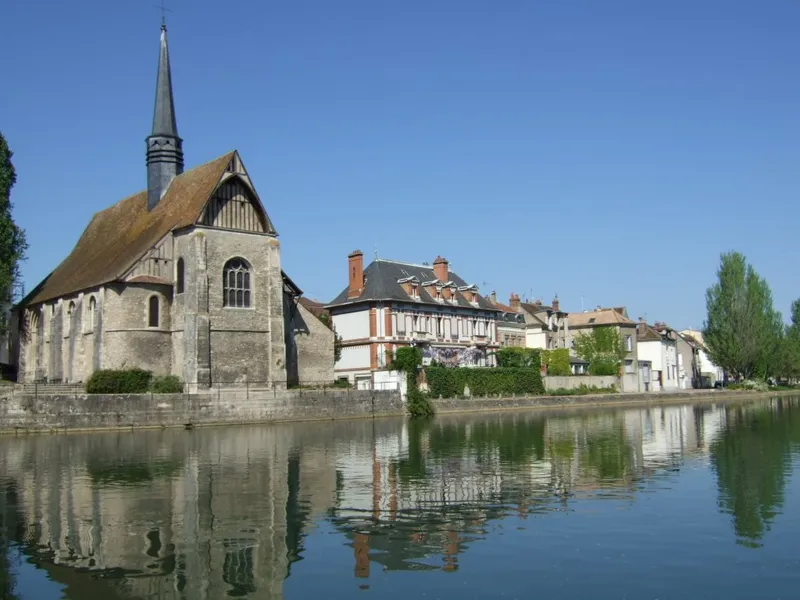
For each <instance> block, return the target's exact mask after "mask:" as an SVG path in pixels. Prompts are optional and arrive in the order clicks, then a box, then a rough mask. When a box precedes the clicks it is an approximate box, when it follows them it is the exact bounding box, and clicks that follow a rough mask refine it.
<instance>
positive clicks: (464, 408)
mask: <svg viewBox="0 0 800 600" xmlns="http://www.w3.org/2000/svg"><path fill="white" fill-rule="evenodd" d="M787 395H798V394H797V392H792V391H786V392H784V391H781V392H746V391H733V392H731V391H721V390H685V391H680V392H650V393H619V394H596V395H583V396H509V397H506V396H491V397H473V398H449V399H444V398H439V399H432V400H431V402H432V404H433V406H434V408H435V410H436V412H437V414H455V413H474V412H482V413H490V412H494V411H500V410H530V409H591V408H596V407H614V406H617V407H635V406H658V405H661V404H676V403H690V402H713V403H722V402H726V403H727V402H737V401H743V402H744V401H749V400H753V399H756V398H767V397H775V396H787ZM405 414H406V407H405V403H404V401H403V400H402V397H401V395H400V391H398V390H333V389H328V390H284V391H269V390H246V389H224V388H223V389H214V390H211V391H209V392H206V393H201V394H131V395H105V394H82V393H75V392H72V393H69V392H64V393H51V394H42V393H38V394H33V393H19V392H16V393H14V392H12V391H10V390H9V391H8V392H0V433H15V432H29V433H35V432H61V431H64V432H67V431H89V430H108V429H136V428H160V427H185V426H206V425H242V424H254V423H270V422H280V421H319V420H334V419H357V418H374V417H402V416H405Z"/></svg>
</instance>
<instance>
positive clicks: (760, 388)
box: [727, 379, 769, 392]
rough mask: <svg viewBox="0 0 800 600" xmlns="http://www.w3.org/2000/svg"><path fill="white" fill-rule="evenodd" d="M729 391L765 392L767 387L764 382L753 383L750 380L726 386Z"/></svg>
mask: <svg viewBox="0 0 800 600" xmlns="http://www.w3.org/2000/svg"><path fill="white" fill-rule="evenodd" d="M727 387H728V389H729V390H747V391H751V392H767V391H769V386H768V385H767V384H766V382H764V381H754V380H752V379H745V380H744V381H741V382H739V383H731V384H729V385H728V386H727Z"/></svg>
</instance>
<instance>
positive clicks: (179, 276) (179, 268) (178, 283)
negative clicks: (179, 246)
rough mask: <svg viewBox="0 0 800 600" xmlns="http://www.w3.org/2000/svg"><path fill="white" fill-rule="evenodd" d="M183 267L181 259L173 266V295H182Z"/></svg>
mask: <svg viewBox="0 0 800 600" xmlns="http://www.w3.org/2000/svg"><path fill="white" fill-rule="evenodd" d="M184 277H185V273H184V266H183V259H182V258H179V259H178V263H177V264H176V265H175V293H176V294H182V293H183V285H184Z"/></svg>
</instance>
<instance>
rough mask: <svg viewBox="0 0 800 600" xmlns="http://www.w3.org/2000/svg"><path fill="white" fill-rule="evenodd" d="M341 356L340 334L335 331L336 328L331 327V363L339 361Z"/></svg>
mask: <svg viewBox="0 0 800 600" xmlns="http://www.w3.org/2000/svg"><path fill="white" fill-rule="evenodd" d="M341 358H342V336H340V335H339V334H338V333H336V328H333V364H336V363H337V362H339V359H341Z"/></svg>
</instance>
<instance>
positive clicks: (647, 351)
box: [636, 339, 679, 392]
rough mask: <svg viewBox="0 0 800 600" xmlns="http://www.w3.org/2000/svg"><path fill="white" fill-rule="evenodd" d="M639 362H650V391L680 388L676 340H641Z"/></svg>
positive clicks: (639, 342)
mask: <svg viewBox="0 0 800 600" xmlns="http://www.w3.org/2000/svg"><path fill="white" fill-rule="evenodd" d="M636 345H637V347H638V351H639V352H638V354H639V362H640V363H641V362H646V363H650V386H649V391H651V392H658V391H662V390H664V391H667V390H677V389H678V388H679V379H678V375H679V370H678V366H679V363H678V349H677V347H676V344H675V341H674V340H668V339H661V340H640V341H638V342H637V343H636Z"/></svg>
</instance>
